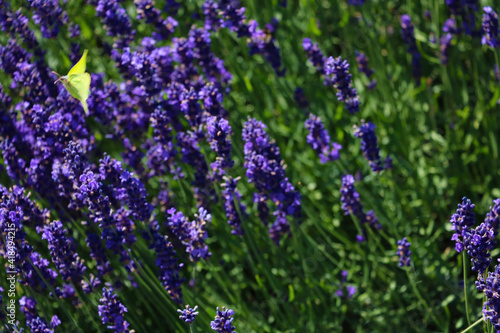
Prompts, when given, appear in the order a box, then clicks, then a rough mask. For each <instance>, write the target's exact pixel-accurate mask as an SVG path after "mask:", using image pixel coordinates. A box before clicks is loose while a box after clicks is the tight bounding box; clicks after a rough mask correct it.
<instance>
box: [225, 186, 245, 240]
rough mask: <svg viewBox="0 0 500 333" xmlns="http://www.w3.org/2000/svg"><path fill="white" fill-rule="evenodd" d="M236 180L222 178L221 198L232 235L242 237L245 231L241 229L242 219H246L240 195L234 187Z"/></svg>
mask: <svg viewBox="0 0 500 333" xmlns="http://www.w3.org/2000/svg"><path fill="white" fill-rule="evenodd" d="M238 180H239V177H238V178H231V177H224V183H223V184H222V187H223V188H224V189H223V191H222V197H223V200H224V210H225V212H226V217H227V224H229V225H230V226H231V228H232V229H233V230H231V233H232V234H233V235H239V236H241V235H243V234H244V233H245V231H244V230H243V229H242V227H241V224H242V221H241V220H242V217H243V218H246V217H248V213H247V211H246V206H245V205H244V204H242V203H241V194H240V192H239V191H238V188H237V187H236V185H237V184H238ZM237 205H238V206H237Z"/></svg>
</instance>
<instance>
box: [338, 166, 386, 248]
mask: <svg viewBox="0 0 500 333" xmlns="http://www.w3.org/2000/svg"><path fill="white" fill-rule="evenodd" d="M354 182H355V180H354V177H353V176H352V175H345V176H342V187H341V189H340V201H341V202H342V206H341V208H342V210H343V211H344V212H345V215H351V214H352V215H354V216H356V218H357V219H358V220H359V222H360V223H361V227H362V232H363V234H362V235H357V236H356V240H357V241H358V242H363V241H365V239H366V230H365V229H364V228H363V225H364V224H368V225H369V226H370V227H372V228H374V229H381V228H382V225H381V224H380V223H379V221H378V218H377V216H376V215H375V213H374V212H373V210H370V211H368V212H367V213H366V214H365V212H364V211H363V204H362V203H361V201H360V200H359V193H358V192H357V191H356V189H355V188H354Z"/></svg>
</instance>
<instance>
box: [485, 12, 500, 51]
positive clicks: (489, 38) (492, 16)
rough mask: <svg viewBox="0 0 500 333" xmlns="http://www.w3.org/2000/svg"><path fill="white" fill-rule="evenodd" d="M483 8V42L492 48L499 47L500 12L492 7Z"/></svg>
mask: <svg viewBox="0 0 500 333" xmlns="http://www.w3.org/2000/svg"><path fill="white" fill-rule="evenodd" d="M483 10H484V14H483V37H482V39H481V43H482V44H483V45H489V46H491V47H492V48H498V47H500V39H499V36H498V32H499V31H498V14H497V13H496V12H495V11H494V10H493V9H492V8H491V7H484V8H483Z"/></svg>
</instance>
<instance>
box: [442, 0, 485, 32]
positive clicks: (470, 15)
mask: <svg viewBox="0 0 500 333" xmlns="http://www.w3.org/2000/svg"><path fill="white" fill-rule="evenodd" d="M446 5H447V6H448V8H449V9H450V12H451V13H452V14H453V15H454V16H455V17H460V18H461V19H462V25H463V30H464V31H465V33H466V34H467V35H477V33H478V31H477V30H476V19H475V14H476V12H477V11H478V10H479V0H446Z"/></svg>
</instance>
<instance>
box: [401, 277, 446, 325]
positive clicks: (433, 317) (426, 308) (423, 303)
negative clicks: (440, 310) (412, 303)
mask: <svg viewBox="0 0 500 333" xmlns="http://www.w3.org/2000/svg"><path fill="white" fill-rule="evenodd" d="M405 271H406V275H407V276H408V280H409V281H410V284H411V286H412V288H413V291H414V292H415V295H417V298H418V299H419V300H420V302H421V303H422V305H423V306H424V308H425V310H426V312H427V313H429V315H430V316H431V318H432V320H434V322H435V323H436V325H438V326H439V327H440V328H441V329H442V328H443V327H442V325H441V322H440V321H439V320H438V319H437V317H436V315H435V314H434V312H433V311H432V309H431V308H430V307H429V304H427V301H426V300H425V299H424V298H423V297H422V294H420V291H419V290H418V288H417V285H416V284H415V281H413V279H412V277H411V276H410V272H409V271H408V270H405Z"/></svg>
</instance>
